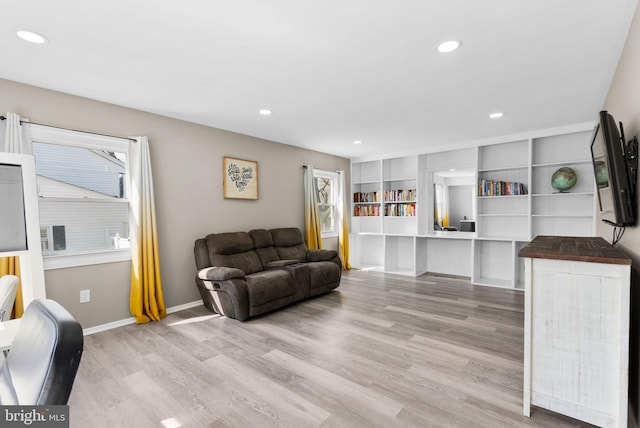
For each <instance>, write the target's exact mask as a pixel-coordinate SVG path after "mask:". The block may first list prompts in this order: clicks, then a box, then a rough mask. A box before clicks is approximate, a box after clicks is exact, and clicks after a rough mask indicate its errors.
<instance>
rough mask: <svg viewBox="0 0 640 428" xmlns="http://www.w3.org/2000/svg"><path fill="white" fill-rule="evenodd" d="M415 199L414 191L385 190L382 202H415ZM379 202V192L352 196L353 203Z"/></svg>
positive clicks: (359, 193)
mask: <svg viewBox="0 0 640 428" xmlns="http://www.w3.org/2000/svg"><path fill="white" fill-rule="evenodd" d="M416 198H417V192H416V189H409V190H385V192H384V201H385V202H396V201H415V200H416ZM379 200H380V192H355V193H354V194H353V202H356V203H361V204H362V203H365V204H366V203H370V202H371V203H373V202H378V201H379Z"/></svg>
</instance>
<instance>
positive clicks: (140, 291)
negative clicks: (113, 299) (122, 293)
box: [128, 137, 167, 324]
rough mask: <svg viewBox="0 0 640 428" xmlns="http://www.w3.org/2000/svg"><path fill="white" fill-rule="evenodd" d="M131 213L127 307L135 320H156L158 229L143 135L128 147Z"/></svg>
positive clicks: (159, 305)
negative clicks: (129, 288) (129, 274)
mask: <svg viewBox="0 0 640 428" xmlns="http://www.w3.org/2000/svg"><path fill="white" fill-rule="evenodd" d="M128 164H129V179H130V186H131V188H130V195H129V197H130V200H131V210H130V212H131V215H130V222H129V227H130V229H131V293H130V299H129V309H130V311H131V315H133V316H134V317H135V318H136V323H137V324H143V323H146V322H149V321H152V320H153V321H159V320H160V319H162V318H164V317H165V316H166V315H167V310H166V307H165V304H164V296H163V294H162V277H161V275H160V255H159V253H158V230H157V226H156V210H155V200H154V199H155V198H154V195H153V178H152V174H151V158H150V155H149V141H148V139H147V137H140V138H138V139H137V141H136V142H132V143H131V145H130V148H129V162H128Z"/></svg>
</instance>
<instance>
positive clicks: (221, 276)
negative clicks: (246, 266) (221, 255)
mask: <svg viewBox="0 0 640 428" xmlns="http://www.w3.org/2000/svg"><path fill="white" fill-rule="evenodd" d="M196 284H197V285H198V290H199V291H200V295H201V296H202V300H203V302H204V304H205V306H206V307H207V308H209V309H210V310H212V311H214V312H217V313H219V314H220V315H225V316H227V317H230V318H235V319H237V320H240V321H244V320H246V319H247V318H249V293H248V292H247V283H246V281H245V273H244V272H243V271H242V270H240V269H235V268H228V267H211V268H205V269H201V270H200V271H198V275H197V277H196Z"/></svg>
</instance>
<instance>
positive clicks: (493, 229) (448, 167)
mask: <svg viewBox="0 0 640 428" xmlns="http://www.w3.org/2000/svg"><path fill="white" fill-rule="evenodd" d="M561 131H562V130H558V129H555V130H553V131H552V132H549V133H545V132H538V133H536V134H535V135H532V136H531V137H529V138H527V137H524V138H523V137H519V138H514V139H508V138H505V139H504V140H501V141H497V142H494V143H491V144H487V143H486V142H482V143H481V144H476V145H472V146H470V147H464V148H460V149H456V150H448V151H441V152H433V153H422V154H416V155H408V156H397V157H389V158H385V159H377V160H363V161H352V164H351V180H352V185H351V189H352V194H353V199H352V201H353V202H352V204H353V205H352V217H351V232H352V233H353V234H354V237H353V238H352V239H351V247H352V249H351V253H352V263H351V264H352V265H353V266H354V267H356V268H358V267H364V268H371V267H372V266H375V267H376V269H380V270H382V271H385V272H393V273H399V274H404V275H413V276H415V275H420V274H422V273H424V272H427V271H428V272H434V273H443V274H450V275H460V276H468V277H470V278H471V281H472V282H473V283H475V284H482V285H490V286H497V287H507V288H517V289H522V288H523V287H524V263H523V261H522V260H521V259H519V258H518V257H517V253H518V251H519V250H520V249H521V248H522V247H523V246H524V245H525V244H526V243H528V242H529V241H530V240H531V239H532V238H534V237H535V236H538V235H556V236H557V235H570V236H591V235H592V234H593V230H594V217H593V213H594V180H593V169H592V166H591V161H590V159H591V156H590V147H589V144H590V136H591V128H590V127H588V126H584V125H583V126H572V127H568V128H567V129H566V132H561ZM561 167H571V168H573V169H574V170H575V171H576V173H577V175H578V182H577V184H576V185H575V186H574V187H573V188H572V189H570V190H569V191H567V192H564V193H559V192H557V191H556V190H555V189H554V188H553V187H552V186H551V176H552V175H553V173H554V172H555V171H556V170H557V169H559V168H561ZM463 173H465V174H467V176H466V178H470V179H471V181H470V182H469V183H464V184H465V185H468V188H469V194H470V196H469V205H470V206H472V208H469V209H468V210H469V211H470V212H471V214H470V215H467V214H466V212H465V213H463V214H464V215H460V216H458V217H460V218H456V219H449V218H447V221H449V220H451V221H450V224H449V225H450V226H459V224H460V223H461V220H462V221H465V220H469V221H473V222H475V223H474V226H475V227H474V229H475V231H473V232H444V231H442V232H441V231H438V230H437V229H438V227H437V226H435V224H436V223H438V222H439V219H438V218H436V216H435V212H436V211H437V210H438V207H437V206H436V205H437V204H436V202H435V197H434V195H435V193H436V191H437V189H438V186H440V191H442V188H445V189H446V188H449V187H451V186H450V184H451V185H452V186H453V185H454V183H455V182H456V180H457V181H458V182H457V183H455V185H460V184H461V183H460V180H461V177H462V174H463ZM476 185H477V191H474V190H473V189H472V187H475V186H476ZM445 193H446V191H445ZM474 193H475V195H474ZM444 211H446V212H447V214H449V212H448V210H444ZM438 226H442V225H440V224H439V225H438ZM374 235H379V236H374ZM363 246H364V247H366V248H363Z"/></svg>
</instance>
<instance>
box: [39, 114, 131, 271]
mask: <svg viewBox="0 0 640 428" xmlns="http://www.w3.org/2000/svg"><path fill="white" fill-rule="evenodd" d="M31 139H32V142H33V154H34V156H35V160H36V180H37V186H38V200H39V208H40V241H41V243H42V254H43V257H44V263H45V269H55V268H60V267H70V266H80V265H87V264H95V263H106V262H112V261H121V260H128V259H130V258H131V255H130V251H129V198H128V189H127V187H128V186H127V158H128V156H127V154H128V147H129V140H127V139H124V138H117V137H109V136H102V135H95V134H91V133H84V132H78V131H70V130H63V129H58V128H52V127H47V126H41V125H32V127H31Z"/></svg>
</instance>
